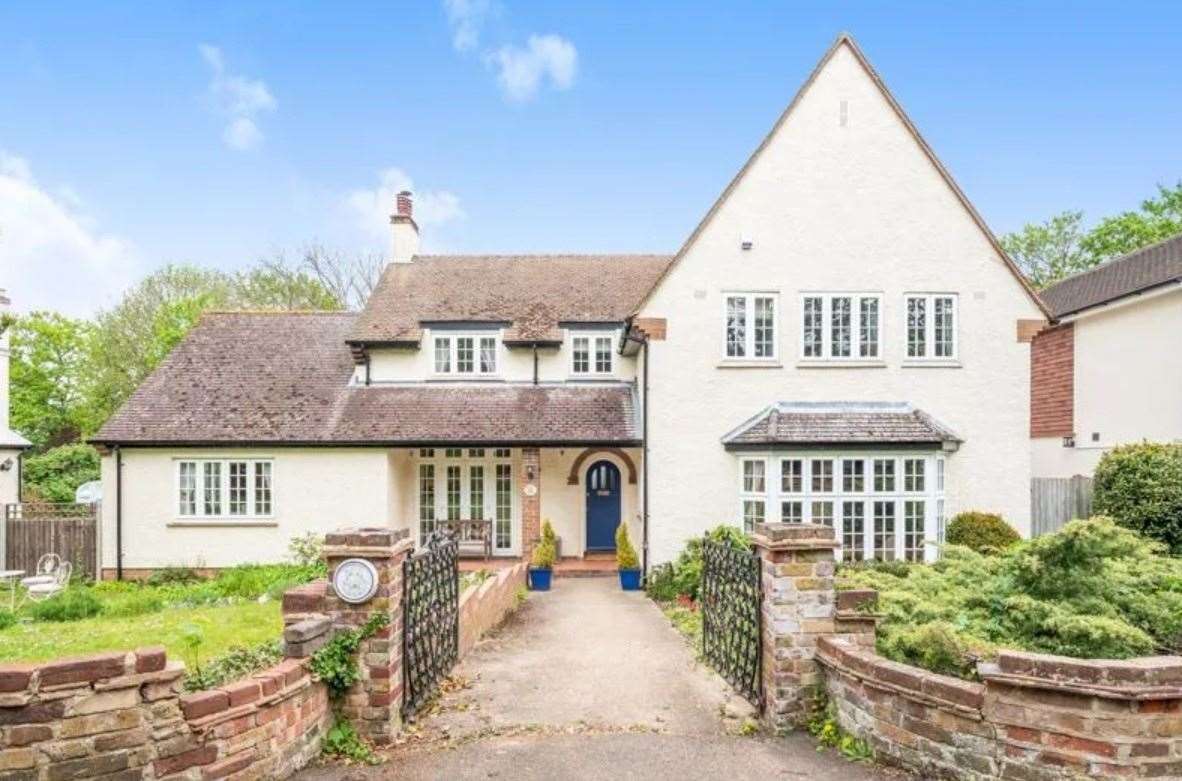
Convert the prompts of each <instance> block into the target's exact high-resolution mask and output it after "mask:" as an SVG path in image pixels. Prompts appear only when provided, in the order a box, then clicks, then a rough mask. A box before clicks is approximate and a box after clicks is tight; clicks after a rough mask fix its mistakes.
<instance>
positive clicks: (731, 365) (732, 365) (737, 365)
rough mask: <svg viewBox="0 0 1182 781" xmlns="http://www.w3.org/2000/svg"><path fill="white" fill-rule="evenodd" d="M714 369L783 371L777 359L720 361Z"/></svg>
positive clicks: (782, 366)
mask: <svg viewBox="0 0 1182 781" xmlns="http://www.w3.org/2000/svg"><path fill="white" fill-rule="evenodd" d="M715 368H716V369H783V368H784V364H783V363H782V362H781V361H780V360H779V359H775V358H773V359H771V360H762V359H755V358H753V359H751V360H735V359H733V358H731V359H727V360H722V361H719V362H718V365H717V366H715Z"/></svg>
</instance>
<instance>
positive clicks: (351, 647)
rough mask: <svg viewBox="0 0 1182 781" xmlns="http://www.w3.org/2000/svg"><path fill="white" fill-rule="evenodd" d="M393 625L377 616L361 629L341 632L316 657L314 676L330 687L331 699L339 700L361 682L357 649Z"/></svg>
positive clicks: (312, 663) (313, 668)
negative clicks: (351, 687) (380, 630)
mask: <svg viewBox="0 0 1182 781" xmlns="http://www.w3.org/2000/svg"><path fill="white" fill-rule="evenodd" d="M389 622H390V618H389V616H387V615H386V614H385V613H375V614H374V615H373V616H372V617H371V618H370V619H369V620H368V621H366V622H365V623H364V624H363V625H362V626H361V627H359V628H357V629H350V630H346V631H344V632H338V633H337V634H336V635H335V636H334V637H333V638H332V639H331V640H329V641H328V643H327V644H326V645H325V646H324V647H323V648H321V649H320V650H319V651H317V652H316V653H314V654H312V658H311V660H310V662H309V667H310V668H311V670H312V673H313V674H314V675H315V676H316V677H317V678H319V679H320V680H321V681H323V682H324V684H325V685H326V686H328V695H329V697H331V698H332V699H334V700H339V699H340V698H341V697H343V696H344V695H345V692H347V691H349V687H350V686H352V685H353V684H355V683H357V681H359V680H360V679H361V670H360V669H359V668H358V666H357V649H358V648H360V647H361V643H362V641H364V640H367V639H369V638H370V637H373V636H374V634H376V633H377V631H378V630H379V629H381V628H382V627H384V626H386V624H388V623H389Z"/></svg>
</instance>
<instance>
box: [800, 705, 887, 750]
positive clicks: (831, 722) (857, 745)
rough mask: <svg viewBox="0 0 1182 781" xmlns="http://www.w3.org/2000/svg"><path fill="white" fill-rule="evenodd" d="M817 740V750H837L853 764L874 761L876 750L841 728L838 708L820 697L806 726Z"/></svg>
mask: <svg viewBox="0 0 1182 781" xmlns="http://www.w3.org/2000/svg"><path fill="white" fill-rule="evenodd" d="M805 726H806V727H807V728H808V731H809V733H810V734H811V735H812V736H813V737H814V738H816V739H817V743H818V744H819V745H818V746H817V750H818V751H821V750H822V749H824V748H832V749H836V750H837V751H838V753H840V754H841V755H842V756H843V757H845V758H846V759H848V760H850V761H852V762H869V761H871V760H872V759H874V749H872V748H871V747H870V744H869V743H867V742H866V741H864V740H862V739H861V738H856V737H854V736H853V735H851V734H849V733H848V732H846V731H845V730H844V729H842V728H841V724H840V723H839V722H838V721H837V707H836V706H835V705H834V704H833V703H832V702H831V701H829V700H828V699H826V698H824V697H820V698H818V700H817V703H816V704H815V706H814V708H813V715H812V717H811V718H810V719H809V721H808V723H807V724H806V725H805Z"/></svg>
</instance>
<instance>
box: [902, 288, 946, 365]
mask: <svg viewBox="0 0 1182 781" xmlns="http://www.w3.org/2000/svg"><path fill="white" fill-rule="evenodd" d="M905 310H906V313H907V358H908V360H929V359H934V360H953V359H955V358H956V357H957V343H956V342H957V337H956V334H957V322H956V317H957V296H956V295H955V294H953V293H922V294H920V293H909V294H908V295H907V296H906V302H905Z"/></svg>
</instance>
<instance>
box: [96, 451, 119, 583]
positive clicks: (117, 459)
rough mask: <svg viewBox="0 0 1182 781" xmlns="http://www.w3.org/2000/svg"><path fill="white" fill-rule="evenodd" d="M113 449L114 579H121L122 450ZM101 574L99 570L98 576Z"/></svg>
mask: <svg viewBox="0 0 1182 781" xmlns="http://www.w3.org/2000/svg"><path fill="white" fill-rule="evenodd" d="M113 450H114V451H115V580H123V451H122V450H120V449H119V446H118V445H115V447H114V448H113ZM102 575H103V573H102V572H99V577H100V578H101V577H102Z"/></svg>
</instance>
